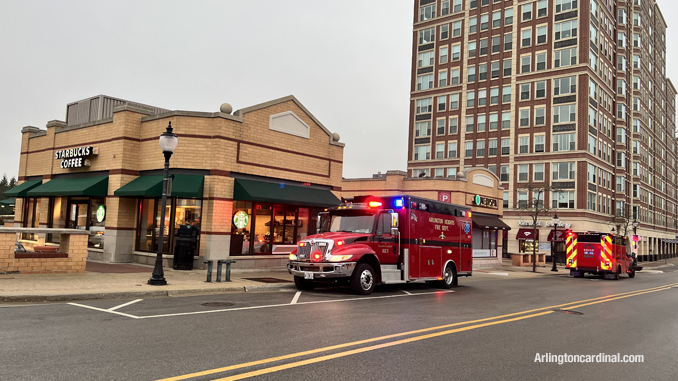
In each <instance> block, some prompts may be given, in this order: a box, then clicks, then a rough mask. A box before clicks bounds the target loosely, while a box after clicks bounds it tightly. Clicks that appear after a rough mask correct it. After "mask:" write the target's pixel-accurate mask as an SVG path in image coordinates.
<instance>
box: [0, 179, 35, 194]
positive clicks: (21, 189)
mask: <svg viewBox="0 0 678 381" xmlns="http://www.w3.org/2000/svg"><path fill="white" fill-rule="evenodd" d="M40 184H42V181H39V180H38V181H26V182H24V183H22V184H21V185H17V186H15V187H14V188H12V189H10V190H8V191H7V192H5V194H4V196H5V197H26V193H27V192H28V191H29V190H31V189H33V188H35V187H37V186H39V185H40Z"/></svg>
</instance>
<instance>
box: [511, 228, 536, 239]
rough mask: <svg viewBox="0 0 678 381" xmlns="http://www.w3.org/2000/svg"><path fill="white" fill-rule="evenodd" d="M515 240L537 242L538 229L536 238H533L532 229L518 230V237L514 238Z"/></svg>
mask: <svg viewBox="0 0 678 381" xmlns="http://www.w3.org/2000/svg"><path fill="white" fill-rule="evenodd" d="M516 238H517V239H529V240H533V239H536V240H539V229H537V236H536V238H535V236H534V230H533V229H519V230H518V235H517V236H516Z"/></svg>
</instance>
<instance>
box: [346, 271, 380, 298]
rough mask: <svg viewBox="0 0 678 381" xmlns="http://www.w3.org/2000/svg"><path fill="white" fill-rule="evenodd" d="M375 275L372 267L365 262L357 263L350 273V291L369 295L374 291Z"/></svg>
mask: <svg viewBox="0 0 678 381" xmlns="http://www.w3.org/2000/svg"><path fill="white" fill-rule="evenodd" d="M375 283H376V277H375V276H374V269H372V266H370V265H368V264H367V263H359V264H358V266H356V267H355V270H353V274H352V275H351V291H353V293H355V294H358V295H369V294H371V293H372V291H374V285H375Z"/></svg>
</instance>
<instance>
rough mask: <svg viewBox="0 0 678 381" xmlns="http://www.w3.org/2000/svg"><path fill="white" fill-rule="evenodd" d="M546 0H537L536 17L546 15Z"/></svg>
mask: <svg viewBox="0 0 678 381" xmlns="http://www.w3.org/2000/svg"><path fill="white" fill-rule="evenodd" d="M547 4H548V1H547V0H539V1H538V2H537V17H544V16H546V14H547V12H548V11H547V8H546V7H547Z"/></svg>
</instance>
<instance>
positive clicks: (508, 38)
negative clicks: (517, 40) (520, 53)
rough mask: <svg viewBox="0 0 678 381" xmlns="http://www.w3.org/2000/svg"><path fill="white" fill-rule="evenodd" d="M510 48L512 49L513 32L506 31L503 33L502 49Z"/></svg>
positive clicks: (507, 49)
mask: <svg viewBox="0 0 678 381" xmlns="http://www.w3.org/2000/svg"><path fill="white" fill-rule="evenodd" d="M511 49H513V33H508V34H505V35H504V51H505V52H506V51H509V50H511Z"/></svg>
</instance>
